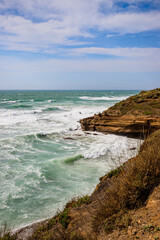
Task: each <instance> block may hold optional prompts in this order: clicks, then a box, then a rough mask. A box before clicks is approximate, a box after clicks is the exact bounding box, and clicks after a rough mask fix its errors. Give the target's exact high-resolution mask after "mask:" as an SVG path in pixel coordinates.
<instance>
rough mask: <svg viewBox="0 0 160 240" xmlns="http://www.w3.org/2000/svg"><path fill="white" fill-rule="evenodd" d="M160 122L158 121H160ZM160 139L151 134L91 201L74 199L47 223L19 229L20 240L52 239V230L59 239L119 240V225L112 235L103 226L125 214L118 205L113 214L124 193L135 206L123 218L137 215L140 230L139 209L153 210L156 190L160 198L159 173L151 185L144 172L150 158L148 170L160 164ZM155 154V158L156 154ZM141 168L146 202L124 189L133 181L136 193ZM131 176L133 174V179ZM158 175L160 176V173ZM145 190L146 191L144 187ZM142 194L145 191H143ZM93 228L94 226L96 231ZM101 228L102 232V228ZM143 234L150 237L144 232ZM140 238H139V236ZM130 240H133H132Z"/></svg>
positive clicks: (101, 184)
mask: <svg viewBox="0 0 160 240" xmlns="http://www.w3.org/2000/svg"><path fill="white" fill-rule="evenodd" d="M149 118H151V116H149ZM158 119H159V118H157V120H158ZM158 124H159V122H158ZM157 128H159V125H157ZM159 136H160V131H159V130H157V129H156V130H155V131H153V133H152V132H151V133H150V134H149V136H148V137H147V139H146V140H145V142H144V143H143V144H142V146H141V147H140V152H139V153H138V155H137V156H136V157H134V158H131V159H129V160H127V161H126V162H125V163H124V164H123V165H122V166H120V167H118V168H117V169H115V170H113V171H111V172H109V173H107V174H106V175H104V176H103V177H101V178H100V182H99V184H98V185H97V186H96V188H95V190H94V191H93V193H92V194H91V196H88V197H87V198H86V197H85V196H84V197H82V198H80V199H73V200H71V201H70V202H68V203H67V204H66V206H65V208H64V210H63V211H62V212H60V213H59V214H57V215H55V216H54V217H52V218H49V219H45V220H44V221H43V220H42V221H38V222H37V223H33V224H31V225H28V226H26V227H23V228H21V229H18V231H17V232H16V233H17V234H18V237H19V238H20V237H21V238H22V239H23V240H28V239H29V237H30V236H32V235H33V233H34V238H33V239H43V235H44V234H46V236H49V235H48V234H51V233H50V231H51V232H52V230H53V232H55V233H57V235H56V236H61V237H62V236H65V235H66V236H70V237H69V238H68V239H78V237H82V239H87V240H89V239H91V240H92V239H93V240H94V239H97V240H101V239H103V238H104V237H105V236H106V234H110V236H111V238H110V239H117V238H115V236H117V235H115V234H119V233H118V232H120V231H121V230H120V229H119V225H118V228H116V226H115V227H114V228H115V230H114V228H113V230H109V232H108V233H107V232H106V230H105V229H104V228H103V227H102V226H103V225H104V224H106V221H108V220H107V218H108V217H110V216H112V215H113V216H115V217H116V218H117V217H118V215H117V214H118V213H117V212H121V210H120V209H121V208H119V203H118V204H115V205H114V208H115V210H114V211H113V206H112V204H114V201H115V199H114V194H115V193H116V194H118V195H120V194H121V191H122V192H123V194H124V195H126V196H127V198H126V199H124V201H128V200H127V199H128V197H129V198H130V200H129V201H130V202H129V204H131V206H132V207H131V209H130V208H128V207H127V206H128V205H126V208H125V207H124V210H125V212H127V213H123V212H122V213H121V215H120V217H123V215H124V216H125V214H127V217H128V218H130V215H131V216H132V215H133V216H132V217H133V220H132V222H133V223H132V225H133V227H134V228H136V225H135V224H134V215H135V214H137V211H140V210H139V209H141V207H144V208H146V207H147V206H148V204H149V207H150V205H152V204H151V203H152V201H153V200H152V199H153V198H154V194H153V196H152V193H154V190H155V191H157V192H156V196H157V195H158V194H159V187H158V184H159V180H156V174H157V173H155V172H154V169H153V174H155V180H154V179H153V181H152V182H151V184H150V177H149V176H147V175H145V174H146V170H145V171H144V169H143V168H144V167H145V165H144V163H145V162H144V159H147V158H148V157H150V158H148V160H147V161H148V162H146V163H145V164H149V165H147V166H146V167H147V168H148V167H149V168H150V167H151V166H152V164H153V165H154V161H157V162H156V164H159V159H155V156H156V155H157V156H159V155H158V154H159V152H157V151H158V148H157V144H158V141H159V139H160V138H159ZM154 145H155V146H154ZM152 152H153V153H154V154H152ZM155 154H156V155H155ZM149 161H150V162H149ZM137 167H138V168H139V167H140V169H139V170H140V171H141V175H142V176H143V175H144V176H145V177H147V181H148V185H144V188H146V187H149V190H147V191H148V192H147V194H146V196H145V198H144V199H143V197H142V199H141V198H140V199H138V198H137V199H136V198H135V199H134V191H135V190H136V191H137V189H135V190H134V191H133V190H132V191H133V193H132V194H133V196H130V195H129V196H128V195H127V194H128V193H127V191H126V189H124V186H123V185H121V181H122V182H123V181H124V183H125V184H126V182H125V181H126V178H128V179H129V181H131V185H132V184H133V189H134V187H135V186H134V182H133V181H132V180H133V179H134V177H135V173H136V172H135V170H134V168H137ZM157 167H158V168H157V170H156V171H159V165H157ZM128 170H129V171H128ZM131 172H133V173H132V175H131V176H130V174H131ZM122 173H123V174H122ZM158 174H159V172H158ZM124 176H125V178H124ZM158 176H159V175H158ZM142 180H143V178H142ZM156 181H157V182H156ZM119 184H120V185H119ZM127 184H128V183H127ZM143 184H145V183H144V182H143V181H142V182H141V184H140V186H141V185H142V186H143ZM112 185H113V186H114V188H112ZM140 186H139V187H140ZM156 187H158V188H156ZM116 188H117V190H116V191H117V192H115V189H116ZM121 188H122V189H121ZM157 189H158V190H157ZM142 190H143V187H142ZM107 191H109V195H107V196H108V197H109V198H111V199H112V201H110V202H111V208H110V209H109V212H108V213H105V214H104V213H103V212H101V210H102V209H101V208H102V207H103V205H102V203H101V202H102V201H101V200H102V199H103V200H104V199H105V201H108V200H107V198H106V196H105V195H106V193H107ZM110 191H111V192H112V194H110ZM138 191H141V189H140V190H138ZM119 192H120V193H119ZM139 194H140V193H139ZM135 197H136V195H135ZM150 198H151V201H149V200H148V199H150ZM157 199H158V200H156V201H158V202H156V204H158V203H159V200H160V199H159V198H157ZM154 201H155V200H154ZM120 202H121V201H120ZM108 204H109V206H110V203H108ZM125 204H126V203H125ZM127 204H128V203H127ZM101 205H102V206H101ZM122 205H124V203H122ZM106 206H108V205H105V208H106ZM117 207H118V209H117V210H116V208H117ZM103 208H104V207H103ZM111 209H112V210H111ZM122 209H123V208H122ZM132 209H133V211H131V212H130V210H132ZM136 209H138V210H136ZM112 211H113V212H112ZM152 212H153V215H155V213H154V209H152ZM97 214H98V215H97ZM107 214H109V215H107ZM142 214H143V215H144V213H143V211H142ZM95 215H96V216H97V220H96V222H95V219H94V218H95V217H94V216H95ZM145 217H146V216H145ZM85 219H86V220H87V221H88V226H85V225H84V221H85ZM105 219H106V220H105ZM118 219H119V217H118ZM114 221H115V220H114ZM118 221H119V220H118ZM146 221H148V220H146ZM114 224H115V223H114ZM125 224H128V225H125V228H124V232H125V231H126V230H127V229H129V227H130V226H132V225H130V223H129V222H128V223H125ZM157 224H158V222H156V221H155V222H154V228H156V227H157V229H158V225H157ZM93 225H94V228H95V229H94V228H93ZM100 226H101V228H102V229H101V228H100ZM105 226H106V225H105ZM41 228H42V229H43V231H42V236H41V237H42V238H41V237H40V235H39V234H40V232H39V231H40V230H38V229H41ZM99 228H100V229H101V231H100V232H99V233H98V232H96V231H95V230H97V229H99ZM104 230H105V231H104ZM107 231H108V230H107ZM127 231H128V230H127ZM73 233H74V234H73ZM91 233H92V236H91ZM141 233H142V232H141V231H140V234H141ZM97 234H98V235H97ZM125 234H126V233H125ZM136 234H139V233H136ZM143 234H147V233H146V232H143ZM156 234H157V233H156ZM71 235H73V237H71ZM131 235H132V232H130V233H128V236H131ZM44 236H45V235H44ZM102 236H103V238H102ZM107 236H108V235H107ZM146 236H147V235H146ZM112 237H113V238H112ZM137 237H138V235H137ZM55 239H62V238H55ZM104 239H105V238H104ZM118 239H125V238H118ZM129 239H132V238H129ZM144 239H147V238H144Z"/></svg>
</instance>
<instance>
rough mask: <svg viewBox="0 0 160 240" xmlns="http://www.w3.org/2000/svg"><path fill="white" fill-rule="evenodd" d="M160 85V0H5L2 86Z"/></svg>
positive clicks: (0, 14) (0, 19) (1, 6)
mask: <svg viewBox="0 0 160 240" xmlns="http://www.w3.org/2000/svg"><path fill="white" fill-rule="evenodd" d="M156 87H160V1H159V0H152V1H151V0H145V1H144V0H124V1H122V0H27V1H26V0H12V1H11V0H0V89H151V88H156Z"/></svg>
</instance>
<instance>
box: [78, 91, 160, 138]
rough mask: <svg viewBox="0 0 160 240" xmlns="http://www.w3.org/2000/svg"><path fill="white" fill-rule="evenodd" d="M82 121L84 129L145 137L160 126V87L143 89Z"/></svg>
mask: <svg viewBox="0 0 160 240" xmlns="http://www.w3.org/2000/svg"><path fill="white" fill-rule="evenodd" d="M80 123H81V127H82V130H84V131H98V132H103V133H115V134H120V135H127V136H130V137H139V136H140V137H144V135H145V134H147V135H148V134H150V133H152V132H154V131H156V130H158V129H159V128H160V88H158V89H154V90H151V91H142V92H140V93H139V94H138V95H135V96H132V97H129V98H128V99H126V100H124V101H121V102H119V103H117V104H115V105H114V106H113V107H110V108H109V109H108V110H105V111H104V112H102V113H99V114H98V115H94V116H92V117H88V118H84V119H81V120H80Z"/></svg>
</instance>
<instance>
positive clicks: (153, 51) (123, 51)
mask: <svg viewBox="0 0 160 240" xmlns="http://www.w3.org/2000/svg"><path fill="white" fill-rule="evenodd" d="M69 53H70V54H73V55H85V54H99V55H111V56H116V57H124V58H130V59H144V60H145V59H154V60H160V48H137V47H133V48H100V47H85V48H75V49H72V50H70V52H69Z"/></svg>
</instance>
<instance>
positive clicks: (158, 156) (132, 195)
mask: <svg viewBox="0 0 160 240" xmlns="http://www.w3.org/2000/svg"><path fill="white" fill-rule="evenodd" d="M80 123H81V126H82V129H83V130H85V131H100V132H103V133H114V134H120V135H126V136H129V137H139V136H141V137H143V138H145V136H146V135H147V136H148V137H147V139H146V140H145V141H144V143H143V144H142V146H141V147H140V151H139V153H138V155H137V156H136V157H134V158H132V159H130V160H128V161H127V162H125V163H124V164H123V165H122V166H120V167H118V168H117V169H115V170H113V171H111V172H109V173H107V174H106V175H105V176H103V177H102V178H100V183H99V184H98V185H97V187H96V189H95V190H94V192H93V193H92V194H91V196H84V197H82V198H79V199H73V200H71V201H70V202H69V203H67V204H66V206H65V208H64V210H63V211H62V212H60V213H58V214H57V215H56V216H54V217H53V218H51V219H48V220H46V221H42V222H40V223H37V224H33V225H31V226H28V227H26V228H22V229H20V230H19V231H17V233H16V235H14V236H12V237H13V238H0V239H1V240H7V239H10V240H12V239H13V240H15V239H22V240H62V239H63V240H116V239H119V240H125V239H126V240H128V239H143V240H145V239H146V240H148V239H160V214H159V212H160V148H159V146H160V130H158V129H160V88H159V89H155V90H151V91H148V92H144V91H143V92H141V93H140V94H138V95H136V96H132V97H130V98H128V99H126V100H125V101H121V102H120V103H117V104H115V105H114V106H113V107H111V108H109V109H108V110H106V111H104V112H103V113H102V114H101V113H100V114H98V115H94V116H93V117H89V118H85V119H82V120H80Z"/></svg>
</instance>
